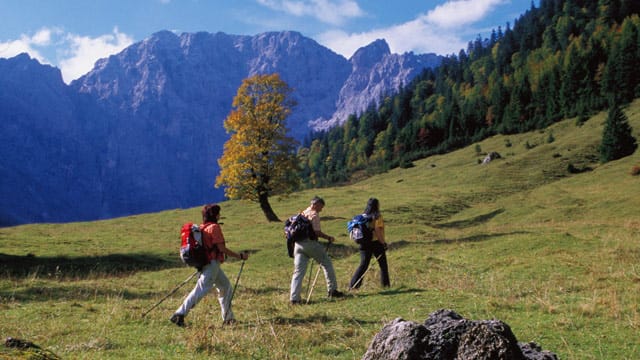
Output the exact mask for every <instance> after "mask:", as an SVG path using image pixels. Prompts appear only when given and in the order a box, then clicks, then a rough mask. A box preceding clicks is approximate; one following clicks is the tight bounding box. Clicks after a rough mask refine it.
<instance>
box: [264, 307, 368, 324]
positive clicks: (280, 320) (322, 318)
mask: <svg viewBox="0 0 640 360" xmlns="http://www.w3.org/2000/svg"><path fill="white" fill-rule="evenodd" d="M298 306H308V305H298ZM344 320H345V319H344V318H337V317H330V316H327V315H318V314H315V315H310V316H305V317H284V316H276V317H274V318H273V319H272V320H271V321H273V323H274V324H276V325H284V326H298V325H309V324H323V325H324V324H326V323H329V322H331V321H344ZM349 320H351V321H353V322H356V323H358V324H378V323H379V322H378V321H368V320H361V319H356V318H351V319H349Z"/></svg>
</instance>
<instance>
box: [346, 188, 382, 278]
mask: <svg viewBox="0 0 640 360" xmlns="http://www.w3.org/2000/svg"><path fill="white" fill-rule="evenodd" d="M356 218H357V219H356ZM347 228H348V230H349V232H350V236H351V237H352V238H354V236H355V237H357V240H356V239H354V240H355V241H356V242H357V243H358V245H359V249H360V265H359V266H358V268H357V269H356V271H355V273H354V274H353V276H352V277H351V281H350V283H349V291H351V290H357V289H359V288H360V286H362V282H363V278H364V275H365V274H366V272H367V269H368V268H369V263H370V262H371V257H372V256H373V257H375V258H376V260H377V261H378V265H379V266H380V283H381V284H382V286H383V287H389V286H391V282H390V281H389V268H388V265H387V255H386V250H387V243H386V241H385V236H384V220H383V219H382V214H381V213H380V202H379V201H378V199H376V198H370V199H369V201H368V202H367V206H366V208H365V209H364V213H363V214H361V215H357V216H356V217H354V219H353V220H352V221H350V222H349V224H348V225H347ZM354 228H357V229H356V230H357V231H354ZM358 232H361V233H360V234H357V233H358ZM354 234H357V235H354Z"/></svg>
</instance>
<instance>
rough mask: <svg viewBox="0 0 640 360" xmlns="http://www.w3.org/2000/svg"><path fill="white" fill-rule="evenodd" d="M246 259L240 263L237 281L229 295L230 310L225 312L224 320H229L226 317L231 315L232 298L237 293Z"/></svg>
mask: <svg viewBox="0 0 640 360" xmlns="http://www.w3.org/2000/svg"><path fill="white" fill-rule="evenodd" d="M245 261H246V260H242V264H240V271H238V276H237V277H236V283H235V285H234V286H233V290H232V291H231V296H230V297H229V304H228V310H227V313H226V314H225V319H224V321H227V319H226V317H227V316H228V315H229V313H230V312H231V300H233V295H235V293H236V289H237V288H238V281H240V275H241V274H242V269H243V268H244V262H245Z"/></svg>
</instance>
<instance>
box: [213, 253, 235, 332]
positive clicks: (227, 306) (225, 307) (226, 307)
mask: <svg viewBox="0 0 640 360" xmlns="http://www.w3.org/2000/svg"><path fill="white" fill-rule="evenodd" d="M212 263H213V264H216V266H217V267H218V271H217V276H216V277H215V278H214V283H215V287H216V290H217V291H218V302H219V303H220V315H221V316H222V320H223V321H224V320H231V319H235V317H234V316H233V310H231V301H232V300H233V299H231V293H232V292H233V288H232V287H231V282H230V281H229V278H227V275H226V274H225V273H224V271H222V269H220V264H219V263H218V262H217V261H214V262H212Z"/></svg>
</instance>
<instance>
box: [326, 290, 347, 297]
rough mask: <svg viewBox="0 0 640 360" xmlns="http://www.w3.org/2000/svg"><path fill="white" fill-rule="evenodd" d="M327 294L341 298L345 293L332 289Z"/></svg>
mask: <svg viewBox="0 0 640 360" xmlns="http://www.w3.org/2000/svg"><path fill="white" fill-rule="evenodd" d="M327 296H328V297H329V298H341V297H344V293H343V292H342V291H338V290H332V291H329V293H328V294H327Z"/></svg>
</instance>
